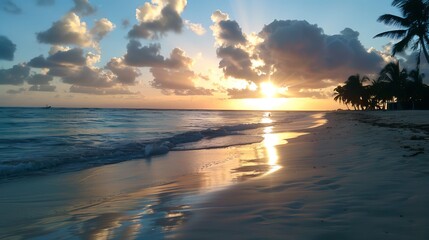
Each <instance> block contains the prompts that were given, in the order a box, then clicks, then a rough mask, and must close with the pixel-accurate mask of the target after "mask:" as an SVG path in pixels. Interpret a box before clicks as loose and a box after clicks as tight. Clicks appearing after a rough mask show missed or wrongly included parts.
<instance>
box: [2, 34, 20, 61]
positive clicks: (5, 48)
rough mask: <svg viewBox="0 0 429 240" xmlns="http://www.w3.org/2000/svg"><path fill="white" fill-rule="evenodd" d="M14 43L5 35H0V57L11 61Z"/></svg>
mask: <svg viewBox="0 0 429 240" xmlns="http://www.w3.org/2000/svg"><path fill="white" fill-rule="evenodd" d="M15 51H16V45H15V44H14V43H13V42H12V41H11V40H9V38H7V37H6V36H1V35H0V59H3V60H8V61H12V60H13V55H14V53H15Z"/></svg>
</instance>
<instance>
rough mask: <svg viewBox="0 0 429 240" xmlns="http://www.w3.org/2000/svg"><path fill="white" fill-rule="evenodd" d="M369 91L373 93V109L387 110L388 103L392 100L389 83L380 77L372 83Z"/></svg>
mask: <svg viewBox="0 0 429 240" xmlns="http://www.w3.org/2000/svg"><path fill="white" fill-rule="evenodd" d="M369 91H370V93H371V105H372V109H375V108H378V109H386V104H387V102H388V101H389V100H391V99H392V97H391V94H390V93H389V83H388V82H387V81H385V80H384V79H383V78H380V77H379V78H377V79H376V80H372V81H371V85H370V86H369Z"/></svg>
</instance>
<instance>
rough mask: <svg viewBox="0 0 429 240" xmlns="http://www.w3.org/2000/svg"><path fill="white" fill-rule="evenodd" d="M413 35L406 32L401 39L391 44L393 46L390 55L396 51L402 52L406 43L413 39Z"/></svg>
mask: <svg viewBox="0 0 429 240" xmlns="http://www.w3.org/2000/svg"><path fill="white" fill-rule="evenodd" d="M413 37H414V36H413V35H411V34H407V35H406V36H405V37H404V39H402V40H401V41H399V42H397V43H395V44H394V45H393V48H392V55H395V54H396V53H398V52H403V51H404V50H405V49H406V48H407V47H408V45H409V44H410V42H411V40H412V39H413Z"/></svg>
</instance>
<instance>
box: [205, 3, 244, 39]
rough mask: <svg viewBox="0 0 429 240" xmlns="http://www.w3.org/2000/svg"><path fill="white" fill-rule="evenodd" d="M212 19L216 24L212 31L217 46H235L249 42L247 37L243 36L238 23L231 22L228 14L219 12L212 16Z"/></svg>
mask: <svg viewBox="0 0 429 240" xmlns="http://www.w3.org/2000/svg"><path fill="white" fill-rule="evenodd" d="M211 19H212V21H213V23H214V24H213V25H212V26H211V27H210V29H211V30H212V31H213V36H214V37H215V39H216V43H217V45H219V46H235V45H237V44H245V43H246V42H247V40H246V36H245V35H244V34H243V32H242V30H241V28H240V26H239V25H238V23H237V22H236V21H233V20H229V16H228V14H226V13H223V12H221V11H219V10H217V11H215V12H214V13H213V14H212V16H211Z"/></svg>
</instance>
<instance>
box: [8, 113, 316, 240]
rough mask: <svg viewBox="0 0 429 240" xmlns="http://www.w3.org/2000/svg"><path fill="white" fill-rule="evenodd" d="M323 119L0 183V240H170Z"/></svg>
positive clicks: (273, 165) (268, 167) (268, 168)
mask: <svg viewBox="0 0 429 240" xmlns="http://www.w3.org/2000/svg"><path fill="white" fill-rule="evenodd" d="M313 115H314V116H313ZM281 116H282V115H280V116H277V117H281ZM303 116H306V117H304V118H301V117H303ZM321 118H322V114H320V113H314V114H313V113H311V114H299V116H298V120H297V121H294V119H292V120H291V121H288V124H286V125H283V124H280V125H276V127H278V128H279V129H277V130H273V126H271V125H267V126H265V125H263V128H261V129H259V130H258V129H255V130H257V132H255V130H254V129H248V130H246V131H250V132H249V134H250V135H253V134H262V135H263V139H264V140H263V141H262V142H260V143H254V144H247V145H240V146H233V145H234V144H231V146H230V147H220V148H207V149H200V150H180V151H172V152H170V153H169V154H165V155H160V156H156V157H153V158H146V159H136V160H130V161H125V162H120V163H116V164H109V165H103V166H99V167H94V168H89V169H85V170H81V171H71V172H62V173H58V174H46V175H41V176H29V177H28V178H18V179H15V180H12V181H7V182H3V183H0V192H2V195H1V196H0V203H1V204H0V206H1V207H0V216H2V217H1V218H0V238H5V239H20V238H25V239H28V238H43V239H56V238H61V237H64V236H74V237H80V238H100V237H109V238H121V237H123V236H126V238H133V237H134V238H137V239H139V238H151V239H164V238H167V237H170V236H173V235H174V233H175V231H176V230H177V229H178V228H179V227H180V226H182V225H183V224H185V223H186V222H187V221H188V220H189V219H192V217H193V214H194V210H195V209H194V206H195V205H197V204H198V203H202V202H204V201H209V199H211V198H212V197H214V196H216V195H217V194H218V192H221V190H224V189H227V188H229V187H230V186H231V185H234V184H236V183H238V182H242V181H246V180H248V179H250V178H254V177H257V176H262V175H266V174H269V173H271V172H274V171H277V170H278V169H280V167H281V166H279V165H278V164H277V157H278V156H277V155H276V154H274V155H273V153H275V151H276V150H275V146H276V145H278V144H285V143H286V142H287V141H286V140H285V139H292V138H296V137H298V136H300V135H302V134H304V133H305V132H306V129H307V128H310V127H315V125H317V124H320V123H319V121H321ZM266 120H269V119H266ZM301 131H303V132H301ZM236 136H237V137H240V135H236ZM243 136H247V135H243ZM233 137H235V136H233ZM261 138H262V137H261ZM216 139H218V138H214V139H213V140H216ZM219 139H221V140H222V141H225V140H224V138H219ZM233 139H235V138H232V140H233ZM230 140H231V139H230ZM203 143H204V142H203ZM211 145H213V144H212V143H211Z"/></svg>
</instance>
